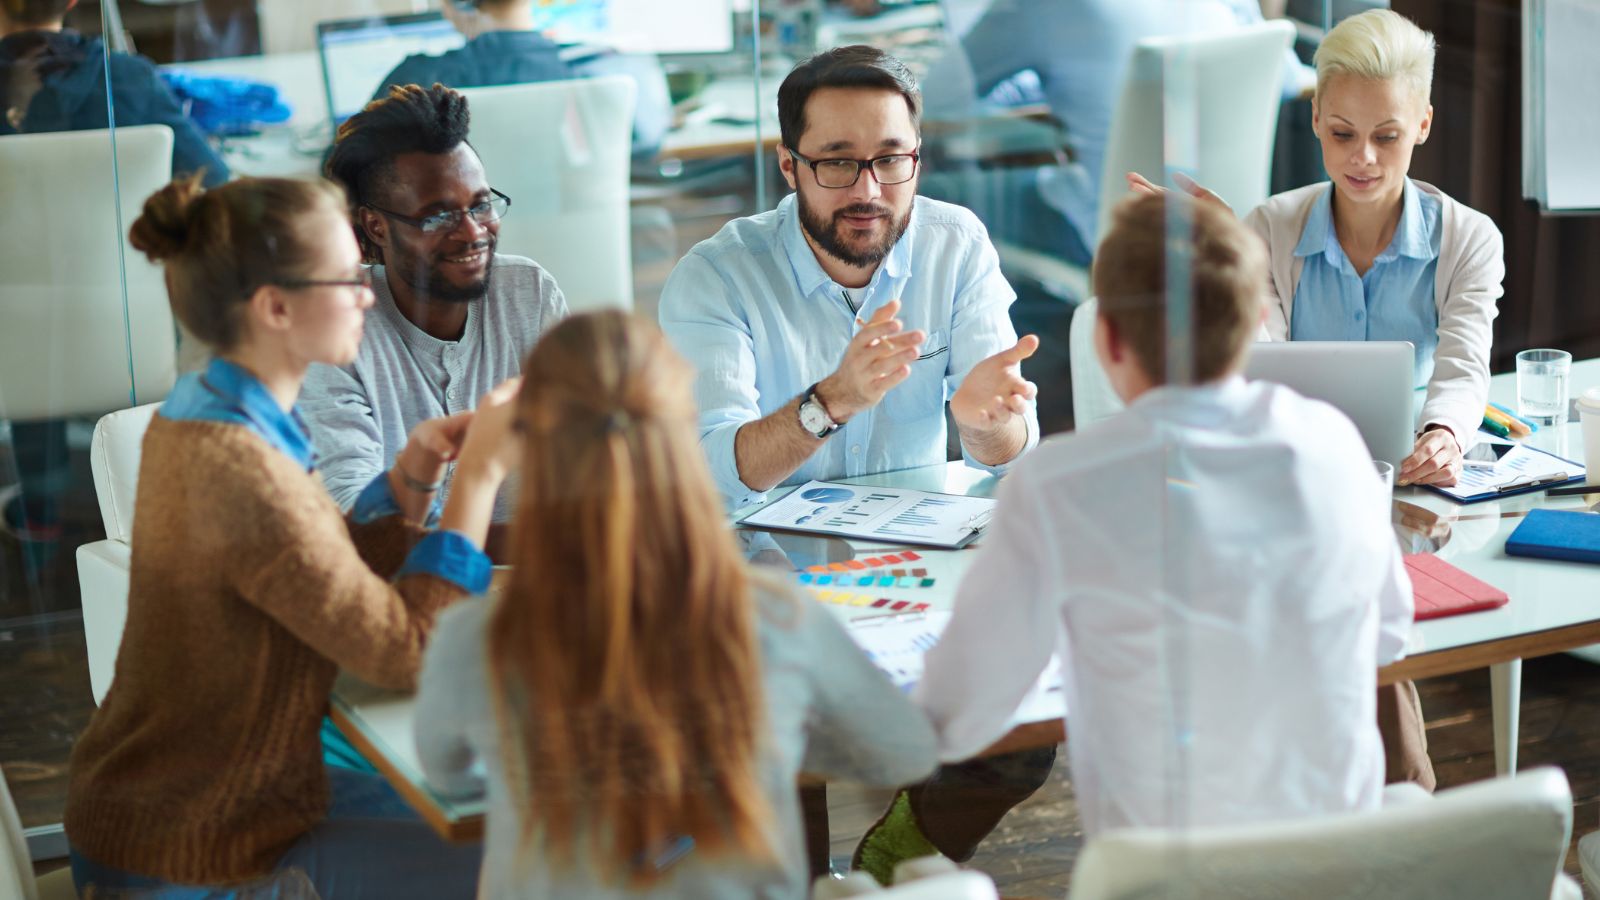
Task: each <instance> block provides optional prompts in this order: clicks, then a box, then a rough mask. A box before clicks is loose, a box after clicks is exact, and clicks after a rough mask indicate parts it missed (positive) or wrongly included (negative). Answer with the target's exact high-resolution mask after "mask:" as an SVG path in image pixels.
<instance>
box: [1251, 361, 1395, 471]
mask: <svg viewBox="0 0 1600 900" xmlns="http://www.w3.org/2000/svg"><path fill="white" fill-rule="evenodd" d="M1415 355H1416V351H1415V350H1414V349H1413V348H1412V346H1411V343H1410V342H1409V341H1273V342H1261V343H1257V344H1252V345H1251V347H1250V358H1249V360H1248V361H1247V362H1246V363H1245V367H1244V377H1245V378H1248V379H1250V380H1252V381H1271V382H1275V383H1277V384H1281V385H1284V386H1286V387H1288V388H1290V389H1291V390H1293V391H1294V392H1295V393H1298V394H1301V395H1303V396H1306V397H1310V398H1312V399H1314V400H1322V401H1324V402H1326V403H1329V404H1331V405H1332V406H1334V407H1335V408H1337V409H1338V410H1339V411H1340V412H1342V413H1344V414H1345V415H1346V416H1349V417H1350V421H1352V422H1354V423H1355V425H1356V429H1357V430H1358V431H1360V432H1361V437H1362V438H1363V439H1364V440H1365V441H1366V442H1367V449H1368V450H1370V451H1371V452H1372V458H1373V459H1381V460H1383V461H1384V462H1387V463H1389V464H1391V465H1393V466H1394V467H1395V468H1396V469H1399V468H1400V461H1401V460H1403V459H1405V458H1406V457H1407V456H1409V455H1410V454H1411V450H1412V447H1413V446H1414V445H1415V443H1416V418H1415V414H1414V413H1413V412H1412V394H1413V386H1412V383H1411V382H1412V379H1413V378H1414V377H1415V376H1414V373H1413V371H1412V366H1413V361H1414V359H1415Z"/></svg>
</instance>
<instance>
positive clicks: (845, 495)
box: [800, 487, 855, 503]
mask: <svg viewBox="0 0 1600 900" xmlns="http://www.w3.org/2000/svg"><path fill="white" fill-rule="evenodd" d="M853 497H855V492H854V491H847V490H845V489H844V488H840V487H819V488H812V489H811V490H809V491H805V492H802V493H801V494H800V498H801V499H802V500H810V501H811V502H812V503H843V502H845V501H846V500H850V499H852V498H853Z"/></svg>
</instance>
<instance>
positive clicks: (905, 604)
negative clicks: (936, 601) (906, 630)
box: [889, 600, 911, 612]
mask: <svg viewBox="0 0 1600 900" xmlns="http://www.w3.org/2000/svg"><path fill="white" fill-rule="evenodd" d="M910 605H911V601H909V600H901V601H900V602H898V603H896V604H895V605H893V606H891V607H889V608H890V609H892V610H894V611H895V612H899V611H900V610H902V609H905V608H906V607H908V606H910Z"/></svg>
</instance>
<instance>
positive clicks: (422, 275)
mask: <svg viewBox="0 0 1600 900" xmlns="http://www.w3.org/2000/svg"><path fill="white" fill-rule="evenodd" d="M497 243H498V240H497V239H496V238H495V237H494V236H493V235H490V236H489V237H486V238H484V239H483V240H481V241H475V242H474V243H473V244H472V246H471V247H468V248H466V249H465V250H463V251H462V253H472V252H473V251H475V250H477V249H480V248H482V249H485V250H487V251H488V253H489V265H488V267H487V268H486V269H485V270H484V273H483V278H482V279H481V280H480V281H478V282H477V283H476V284H469V285H467V286H466V287H461V286H459V285H455V284H451V283H450V282H449V281H447V280H446V279H445V278H444V276H443V275H441V274H440V273H439V270H438V269H436V268H434V267H433V265H432V264H430V263H428V262H426V261H424V260H423V257H422V255H421V254H418V253H413V252H411V249H410V248H408V247H405V246H403V245H401V244H400V242H398V241H396V242H395V243H393V244H390V245H389V247H388V249H386V250H384V253H383V257H384V269H385V270H386V271H388V272H393V273H394V274H395V275H397V276H398V277H399V278H400V280H401V281H404V282H405V283H406V284H407V285H409V286H410V287H411V289H412V290H413V291H414V292H416V294H417V298H418V299H419V300H433V301H437V302H440V303H471V302H472V301H474V300H481V299H483V298H484V297H485V296H487V295H488V293H489V279H491V278H493V277H494V251H495V245H496V244H497ZM455 255H457V256H459V255H461V254H455ZM419 282H423V283H421V284H419Z"/></svg>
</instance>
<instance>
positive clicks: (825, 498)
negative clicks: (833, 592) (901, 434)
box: [739, 481, 995, 548]
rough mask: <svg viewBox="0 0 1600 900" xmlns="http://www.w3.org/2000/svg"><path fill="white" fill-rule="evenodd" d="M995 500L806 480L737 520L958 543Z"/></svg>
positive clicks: (979, 524)
mask: <svg viewBox="0 0 1600 900" xmlns="http://www.w3.org/2000/svg"><path fill="white" fill-rule="evenodd" d="M994 504H995V501H993V500H990V499H988V498H986V497H962V496H959V495H956V494H932V493H929V492H927V491H910V490H903V489H900V488H886V487H867V486H865V485H859V484H838V483H835V482H831V481H808V482H806V483H805V484H802V485H800V486H799V487H797V488H795V489H794V490H792V491H790V492H789V493H788V494H787V495H785V496H783V497H780V498H778V499H777V500H774V501H772V502H771V503H768V504H767V505H766V506H763V507H761V508H760V509H758V510H756V511H755V512H753V513H751V514H750V515H748V516H745V517H744V518H743V519H740V520H739V524H740V525H746V526H752V527H755V528H771V529H775V530H778V531H807V532H813V533H816V534H833V535H838V536H840V537H848V538H857V539H859V540H869V541H881V542H883V543H886V544H921V545H927V546H930V547H951V548H954V547H961V546H964V545H965V544H966V543H967V542H969V541H971V540H972V539H973V537H975V536H976V535H977V534H978V532H980V531H982V530H983V527H984V526H985V525H987V524H989V516H990V514H992V513H993V512H994Z"/></svg>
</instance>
